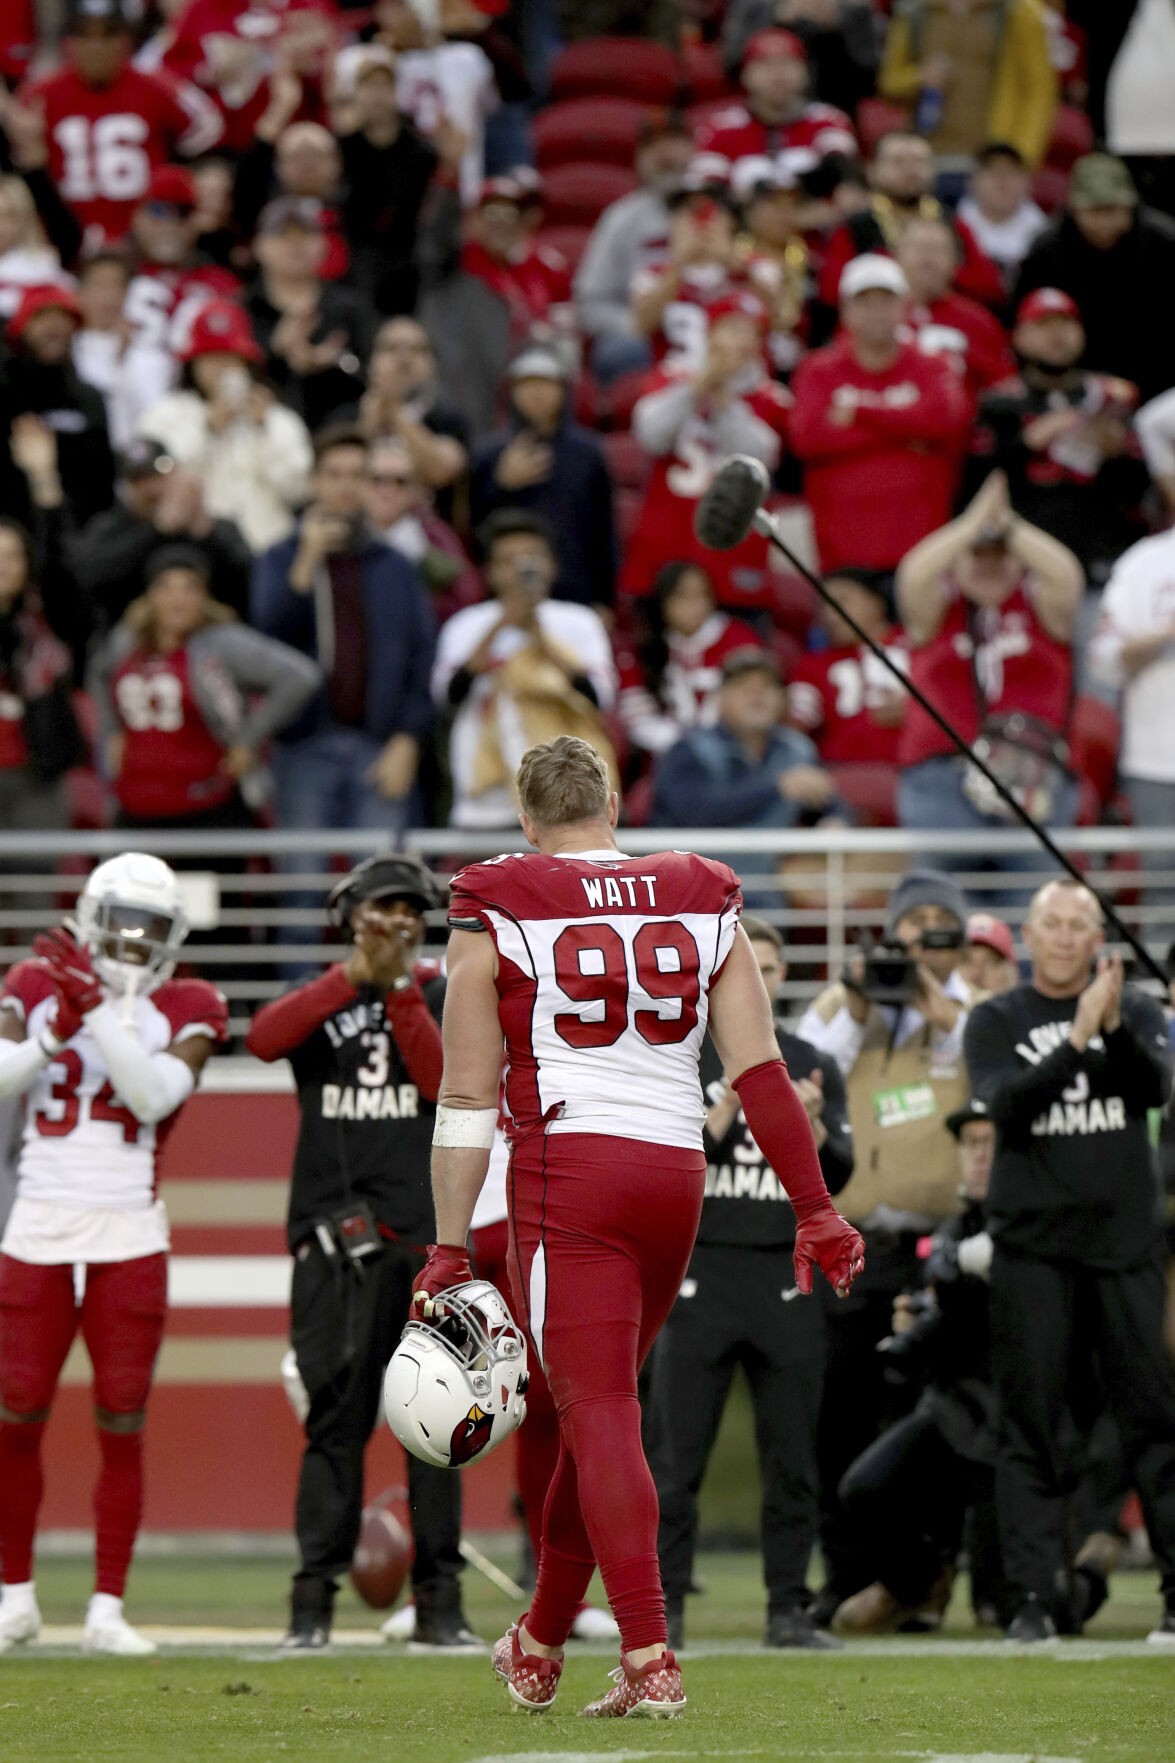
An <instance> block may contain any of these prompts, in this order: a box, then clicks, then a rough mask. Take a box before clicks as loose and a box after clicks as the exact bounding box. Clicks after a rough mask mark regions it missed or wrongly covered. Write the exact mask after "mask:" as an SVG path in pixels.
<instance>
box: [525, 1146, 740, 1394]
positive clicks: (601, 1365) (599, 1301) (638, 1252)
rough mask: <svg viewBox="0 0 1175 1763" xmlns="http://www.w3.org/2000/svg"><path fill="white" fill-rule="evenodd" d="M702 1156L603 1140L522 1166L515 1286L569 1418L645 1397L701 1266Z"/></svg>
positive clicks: (544, 1153)
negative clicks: (670, 1321)
mask: <svg viewBox="0 0 1175 1763" xmlns="http://www.w3.org/2000/svg"><path fill="white" fill-rule="evenodd" d="M705 1178H706V1160H705V1157H704V1156H703V1154H702V1152H701V1151H686V1150H681V1149H679V1148H677V1147H675V1146H669V1145H649V1144H645V1143H644V1142H643V1141H642V1140H638V1139H618V1138H610V1137H605V1136H604V1135H603V1134H600V1133H545V1134H542V1135H539V1134H537V1133H536V1134H535V1135H534V1136H533V1137H530V1138H527V1139H524V1140H522V1141H521V1142H520V1143H519V1144H517V1145H516V1146H515V1147H514V1149H513V1151H512V1152H511V1157H510V1177H509V1187H508V1199H509V1206H510V1283H511V1287H512V1290H513V1293H514V1299H515V1305H516V1313H517V1314H518V1315H519V1316H520V1317H522V1318H523V1319H524V1320H525V1323H526V1327H527V1330H528V1332H529V1334H530V1337H531V1342H532V1344H533V1346H534V1349H535V1351H536V1353H537V1355H538V1358H539V1361H540V1363H541V1364H542V1365H543V1367H544V1369H545V1371H546V1373H547V1379H548V1381H549V1383H550V1386H551V1393H552V1395H553V1396H554V1398H555V1406H556V1407H557V1408H558V1410H559V1413H560V1414H561V1415H562V1414H564V1413H565V1412H566V1410H567V1409H568V1408H569V1407H570V1406H572V1405H573V1404H574V1403H576V1402H577V1401H581V1400H598V1399H599V1398H600V1397H602V1396H607V1395H612V1394H615V1395H620V1394H631V1395H633V1396H635V1394H636V1380H637V1372H638V1371H639V1369H640V1367H641V1365H642V1364H643V1363H644V1360H645V1357H646V1355H647V1354H648V1352H649V1349H650V1347H651V1346H652V1344H653V1342H654V1340H655V1339H656V1337H657V1334H658V1332H659V1330H660V1328H661V1325H662V1323H663V1322H664V1321H665V1318H666V1317H667V1316H668V1314H669V1311H670V1309H671V1308H672V1305H673V1301H674V1299H675V1298H676V1296H677V1292H678V1288H679V1287H680V1285H681V1281H682V1279H683V1277H684V1275H685V1270H686V1267H687V1266H688V1264H689V1258H690V1253H691V1251H692V1249H693V1244H694V1237H695V1236H696V1234H697V1229H698V1219H699V1217H700V1216H701V1210H702V1193H703V1189H704V1186H705Z"/></svg>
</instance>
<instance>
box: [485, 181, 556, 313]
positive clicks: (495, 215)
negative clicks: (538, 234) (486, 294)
mask: <svg viewBox="0 0 1175 1763" xmlns="http://www.w3.org/2000/svg"><path fill="white" fill-rule="evenodd" d="M532 176H533V174H532ZM536 200H537V193H536V189H535V187H534V185H533V183H531V182H530V181H528V180H526V179H525V178H523V177H522V176H519V175H517V174H511V175H509V176H507V177H496V178H487V179H486V181H485V183H484V184H483V185H482V187H481V195H480V196H479V198H478V203H477V208H476V209H475V210H474V212H473V214H472V216H471V217H470V224H469V238H468V240H467V242H466V244H465V248H464V250H463V251H462V254H461V267H462V269H463V270H464V271H465V273H466V275H471V276H476V277H477V279H478V281H482V282H484V283H485V284H486V286H487V288H490V289H492V290H493V292H494V293H495V294H497V295H498V297H499V299H501V300H504V301H505V303H506V309H507V311H508V312H509V315H510V328H511V334H512V335H513V336H516V337H519V338H525V337H526V336H527V335H529V333H530V330H531V327H532V326H534V325H536V324H541V325H551V326H554V328H555V329H556V330H562V331H570V330H572V329H573V328H574V324H575V313H574V308H573V306H572V301H571V271H570V269H569V268H568V265H567V259H566V258H565V257H564V256H563V254H562V252H561V251H555V250H552V249H551V247H550V246H549V245H538V244H536V243H535V241H534V225H533V217H534V210H535V206H536Z"/></svg>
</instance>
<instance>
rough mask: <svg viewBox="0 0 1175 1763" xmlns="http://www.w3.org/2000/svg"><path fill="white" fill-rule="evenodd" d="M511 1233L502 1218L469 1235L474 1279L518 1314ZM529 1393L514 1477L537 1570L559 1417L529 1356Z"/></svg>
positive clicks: (548, 1388)
mask: <svg viewBox="0 0 1175 1763" xmlns="http://www.w3.org/2000/svg"><path fill="white" fill-rule="evenodd" d="M508 1254H509V1227H508V1225H507V1223H506V1220H505V1219H504V1218H503V1219H501V1220H499V1222H498V1223H497V1224H486V1225H483V1226H482V1227H481V1229H480V1230H475V1231H474V1233H473V1266H474V1271H475V1273H476V1274H477V1277H478V1279H488V1280H489V1282H490V1284H491V1285H494V1286H497V1288H498V1290H499V1291H500V1292H501V1294H502V1296H503V1297H504V1298H505V1300H506V1302H507V1303H508V1304H509V1305H510V1308H511V1310H512V1311H513V1310H514V1309H516V1307H517V1306H516V1304H515V1300H514V1297H513V1295H512V1293H511V1291H510V1274H509V1270H508V1267H507V1257H508ZM528 1370H529V1372H530V1388H529V1389H528V1390H527V1392H526V1424H525V1426H523V1427H522V1428H521V1430H520V1431H519V1433H518V1449H517V1456H516V1458H515V1468H516V1473H517V1476H518V1497H519V1499H520V1500H521V1501H522V1509H523V1512H524V1513H525V1515H526V1528H527V1530H528V1531H529V1532H530V1546H531V1551H532V1553H533V1555H534V1560H535V1566H536V1567H537V1566H538V1559H539V1554H540V1553H541V1550H542V1543H543V1507H544V1506H545V1505H546V1503H547V1490H548V1488H549V1487H550V1485H551V1479H552V1477H553V1476H554V1474H555V1465H556V1464H557V1463H558V1461H559V1416H558V1414H557V1413H556V1412H555V1403H554V1401H553V1399H552V1396H551V1386H550V1384H549V1383H548V1382H547V1380H546V1378H545V1377H544V1376H543V1368H542V1366H541V1365H540V1364H539V1362H538V1358H537V1355H536V1354H534V1353H533V1352H532V1353H531V1354H530V1356H529V1365H528Z"/></svg>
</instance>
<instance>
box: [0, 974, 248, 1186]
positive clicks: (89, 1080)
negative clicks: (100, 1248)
mask: <svg viewBox="0 0 1175 1763" xmlns="http://www.w3.org/2000/svg"><path fill="white" fill-rule="evenodd" d="M0 1004H2V1005H3V1006H4V1007H5V1008H6V1009H8V1010H14V1011H15V1012H16V1014H17V1015H18V1016H19V1017H20V1019H21V1020H22V1021H23V1022H24V1024H25V1030H26V1033H27V1034H28V1035H29V1036H30V1037H31V1038H35V1037H36V1036H37V1035H39V1034H40V1033H41V1032H42V1030H43V1029H44V1028H45V1027H46V1026H47V1025H48V1023H49V1022H50V1020H51V1018H52V1014H53V1010H54V1003H53V987H52V985H51V983H50V980H49V976H48V973H47V971H46V969H45V968H44V966H42V964H41V963H40V962H39V961H21V962H20V963H19V964H18V965H17V966H16V967H14V968H13V969H12V971H11V973H10V974H9V976H8V979H7V982H6V983H5V986H4V991H3V994H2V995H0ZM121 1007H122V1006H121V1004H117V1005H116V1008H118V1009H121ZM132 1020H133V1024H134V1028H135V1030H136V1031H137V1033H138V1038H139V1044H140V1046H141V1047H142V1048H143V1050H144V1052H148V1053H160V1052H163V1051H164V1049H165V1048H167V1047H170V1046H171V1045H173V1044H174V1043H175V1042H177V1041H183V1040H186V1039H188V1038H189V1037H190V1036H193V1035H208V1036H210V1037H211V1038H212V1040H214V1041H225V1040H227V1039H228V1006H227V1004H226V1003H225V1000H224V998H223V997H222V996H221V994H220V993H219V992H218V991H217V990H216V988H215V986H210V985H209V984H208V983H207V982H206V981H205V980H200V979H187V980H180V979H176V980H165V981H164V982H163V984H162V985H159V986H156V988H155V990H154V991H153V992H150V993H148V994H147V995H146V996H140V997H136V999H135V1000H134V1005H133V1018H132ZM177 1116H178V1110H177V1113H176V1114H172V1115H170V1116H169V1117H168V1119H167V1120H161V1121H160V1122H159V1123H158V1125H156V1126H144V1125H143V1123H142V1122H141V1121H139V1120H137V1119H136V1118H135V1116H134V1115H133V1114H132V1113H131V1111H130V1109H129V1108H128V1107H127V1106H126V1104H125V1103H124V1102H123V1101H122V1100H121V1098H120V1097H119V1096H118V1095H117V1094H116V1092H115V1090H114V1088H113V1086H112V1085H111V1082H110V1075H109V1073H108V1072H107V1070H106V1066H105V1064H104V1062H103V1059H102V1055H101V1053H100V1052H99V1050H98V1046H97V1043H96V1041H95V1040H94V1037H93V1036H92V1035H91V1034H90V1033H89V1031H88V1030H87V1029H86V1028H85V1027H84V1026H83V1028H82V1030H81V1032H80V1034H76V1035H75V1036H74V1038H73V1040H71V1041H70V1042H68V1044H67V1045H66V1046H64V1047H63V1048H62V1049H61V1051H60V1053H58V1055H57V1057H56V1058H55V1059H54V1060H52V1061H51V1062H50V1064H48V1065H47V1066H45V1068H44V1070H43V1071H41V1072H40V1073H38V1075H37V1077H36V1079H35V1080H34V1082H33V1084H32V1087H31V1088H30V1089H29V1091H28V1093H27V1095H26V1098H25V1125H24V1137H23V1140H22V1143H21V1149H20V1162H19V1180H18V1184H17V1194H18V1199H19V1200H20V1201H25V1200H34V1201H43V1202H46V1203H47V1204H50V1205H54V1206H79V1207H85V1208H86V1209H87V1210H97V1211H106V1210H110V1211H117V1210H125V1211H136V1210H139V1209H141V1208H145V1207H149V1206H151V1204H152V1203H153V1201H154V1197H155V1182H156V1163H157V1159H158V1155H159V1152H160V1150H161V1149H162V1146H163V1142H164V1140H165V1138H166V1136H167V1132H168V1129H169V1127H170V1126H171V1125H172V1124H173V1123H174V1121H175V1120H176V1118H177Z"/></svg>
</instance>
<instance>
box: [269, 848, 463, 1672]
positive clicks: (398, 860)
mask: <svg viewBox="0 0 1175 1763" xmlns="http://www.w3.org/2000/svg"><path fill="white" fill-rule="evenodd" d="M440 904H441V890H440V887H439V885H438V883H437V882H436V880H435V878H434V877H433V876H432V875H431V874H430V872H429V871H428V870H427V869H426V868H425V867H424V865H423V863H421V862H420V861H419V859H417V858H415V857H408V856H402V855H400V856H390V857H370V858H368V860H367V861H366V862H365V863H361V864H360V865H359V867H358V868H357V869H355V870H354V871H352V873H351V874H350V875H349V876H348V877H347V878H346V880H345V881H344V882H341V883H340V884H339V886H338V887H337V888H335V890H334V892H333V893H332V894H331V897H330V903H329V909H330V913H331V916H332V918H333V919H334V921H335V923H336V924H337V925H338V926H339V928H340V929H341V930H343V931H344V932H345V933H347V934H348V935H349V936H350V937H351V939H352V946H351V951H350V953H349V955H348V956H347V958H346V960H345V961H343V962H341V963H339V964H338V965H336V966H333V967H328V968H327V970H326V972H325V973H323V974H321V975H320V976H319V977H318V978H317V979H312V980H309V981H308V982H307V983H306V984H305V985H302V986H299V987H298V988H297V989H296V990H295V991H292V992H289V993H287V994H286V995H285V996H284V997H282V998H278V999H277V1000H276V1001H275V1002H274V1003H272V1004H267V1005H266V1006H265V1007H264V1008H263V1009H262V1010H259V1011H258V1013H257V1016H256V1017H255V1019H254V1021H253V1025H252V1027H251V1028H250V1030H249V1035H248V1040H247V1042H246V1045H247V1046H248V1048H249V1051H250V1052H251V1053H254V1054H256V1056H257V1057H258V1058H259V1059H265V1060H272V1059H281V1058H288V1059H289V1061H290V1064H291V1066H292V1067H293V1071H294V1079H295V1082H296V1083H297V1086H298V1103H299V1107H300V1109H301V1114H302V1125H301V1131H300V1134H299V1137H298V1146H297V1150H296V1152H295V1155H294V1173H293V1180H292V1182H291V1185H290V1211H289V1244H290V1252H291V1254H292V1255H293V1257H294V1280H293V1292H292V1296H291V1317H290V1334H291V1342H292V1345H293V1349H294V1354H295V1357H296V1360H297V1366H298V1372H299V1374H300V1376H301V1379H302V1382H303V1384H304V1385H305V1388H306V1392H307V1396H308V1398H309V1403H310V1411H309V1414H308V1415H307V1418H306V1450H305V1454H304V1456H303V1458H302V1473H301V1479H300V1481H299V1485H298V1501H297V1512H296V1518H295V1525H296V1529H297V1533H298V1547H299V1551H300V1554H301V1566H300V1568H299V1570H298V1572H297V1573H296V1574H295V1575H294V1583H293V1592H292V1597H291V1614H290V1632H289V1635H288V1636H287V1642H286V1644H287V1645H288V1646H291V1647H296V1648H318V1647H323V1646H326V1645H327V1643H328V1642H329V1640H330V1628H331V1618H332V1614H333V1608H334V1598H335V1592H336V1590H337V1581H338V1578H339V1575H340V1574H343V1573H345V1572H346V1571H347V1569H348V1567H349V1566H350V1564H351V1558H352V1556H353V1554H354V1552H355V1545H356V1542H357V1541H358V1537H359V1525H360V1519H361V1516H362V1507H363V1459H364V1453H365V1450H366V1446H367V1441H368V1439H369V1438H370V1437H371V1434H372V1431H373V1430H374V1428H375V1424H376V1420H377V1417H378V1414H379V1406H380V1396H381V1391H382V1385H383V1374H384V1369H385V1367H386V1366H387V1363H388V1360H389V1359H390V1358H391V1356H392V1353H393V1352H394V1350H395V1347H396V1343H397V1341H398V1340H399V1337H400V1333H401V1330H402V1329H403V1327H404V1324H405V1322H406V1321H407V1319H408V1311H409V1306H410V1303H411V1298H412V1281H413V1279H414V1278H415V1276H416V1275H417V1273H419V1271H420V1269H421V1268H422V1267H423V1266H424V1261H425V1255H426V1252H427V1244H428V1240H429V1237H430V1235H431V1233H432V1194H431V1190H430V1186H429V1157H430V1146H431V1141H432V1131H433V1121H434V1117H435V1114H436V1108H435V1102H436V1096H437V1091H438V1089H439V1086H440V1081H441V1066H442V1055H441V1034H440V1028H439V1026H438V1023H439V1019H440V1014H441V1005H442V1001H443V998H444V981H443V980H442V979H441V978H440V977H439V974H438V973H437V970H436V969H435V968H432V969H431V970H430V969H429V967H428V966H427V965H425V964H417V963H416V953H417V948H418V945H419V943H420V939H421V937H422V935H423V933H424V914H425V912H426V911H427V910H429V909H430V908H432V907H436V906H438V905H440ZM408 1496H409V1503H410V1506H411V1512H412V1531H413V1537H414V1540H415V1544H416V1554H415V1560H414V1563H413V1568H412V1583H413V1595H414V1598H415V1603H416V1633H415V1637H414V1638H415V1641H416V1643H417V1644H418V1645H429V1646H437V1647H460V1646H468V1645H477V1644H478V1643H477V1642H476V1639H475V1637H474V1636H473V1635H472V1634H470V1632H469V1630H468V1629H467V1627H466V1624H465V1619H464V1616H463V1614H462V1610H461V1596H460V1582H459V1578H458V1575H459V1573H460V1569H461V1557H460V1553H459V1544H460V1537H461V1482H460V1478H459V1477H458V1476H456V1475H453V1474H451V1473H450V1472H449V1471H447V1470H443V1469H434V1468H431V1467H430V1466H428V1465H427V1464H424V1463H421V1462H419V1461H418V1460H417V1459H416V1458H415V1457H409V1459H408Z"/></svg>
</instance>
